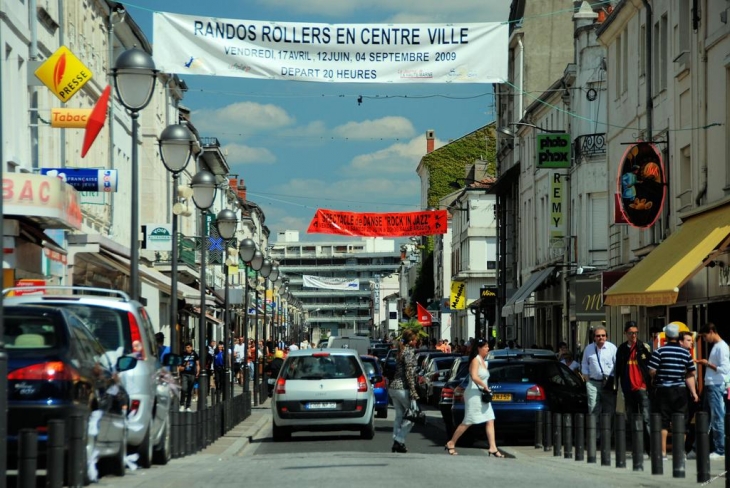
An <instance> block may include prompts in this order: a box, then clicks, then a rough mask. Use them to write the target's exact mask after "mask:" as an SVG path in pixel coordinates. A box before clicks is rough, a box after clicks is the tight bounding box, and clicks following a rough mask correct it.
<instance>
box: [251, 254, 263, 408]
mask: <svg viewBox="0 0 730 488" xmlns="http://www.w3.org/2000/svg"><path fill="white" fill-rule="evenodd" d="M263 265H264V253H262V252H261V251H259V250H258V249H256V250H255V251H254V253H253V258H251V268H253V270H254V271H256V281H254V283H255V285H254V290H255V292H256V294H255V297H256V299H255V302H254V304H255V305H254V308H255V309H256V312H255V314H254V365H253V366H254V368H253V404H254V406H256V405H258V404H259V376H260V375H259V271H260V270H261V266H263ZM264 352H265V351H264Z"/></svg>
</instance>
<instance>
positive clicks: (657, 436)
mask: <svg viewBox="0 0 730 488" xmlns="http://www.w3.org/2000/svg"><path fill="white" fill-rule="evenodd" d="M651 474H664V464H663V460H662V416H661V415H660V414H658V413H653V414H651Z"/></svg>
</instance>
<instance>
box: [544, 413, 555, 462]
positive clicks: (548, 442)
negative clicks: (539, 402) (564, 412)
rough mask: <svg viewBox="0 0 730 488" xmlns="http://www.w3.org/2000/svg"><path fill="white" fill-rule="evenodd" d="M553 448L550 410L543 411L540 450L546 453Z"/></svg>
mask: <svg viewBox="0 0 730 488" xmlns="http://www.w3.org/2000/svg"><path fill="white" fill-rule="evenodd" d="M552 447H553V418H552V415H550V410H545V430H543V436H542V449H543V451H545V452H548V451H549V450H550V448H552Z"/></svg>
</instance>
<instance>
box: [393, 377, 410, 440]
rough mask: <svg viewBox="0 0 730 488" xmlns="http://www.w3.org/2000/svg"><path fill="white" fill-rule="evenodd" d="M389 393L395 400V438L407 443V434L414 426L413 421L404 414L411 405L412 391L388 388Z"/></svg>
mask: <svg viewBox="0 0 730 488" xmlns="http://www.w3.org/2000/svg"><path fill="white" fill-rule="evenodd" d="M388 395H390V399H391V400H392V401H393V407H394V409H395V420H394V421H393V440H394V441H396V442H400V443H401V444H405V443H406V436H407V435H408V433H409V432H410V431H411V429H412V428H413V422H411V421H410V420H405V419H404V418H403V415H404V414H405V413H406V410H408V409H409V408H410V406H411V392H409V391H408V390H397V389H390V390H388Z"/></svg>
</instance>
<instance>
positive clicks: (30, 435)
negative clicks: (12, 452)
mask: <svg viewBox="0 0 730 488" xmlns="http://www.w3.org/2000/svg"><path fill="white" fill-rule="evenodd" d="M37 469H38V432H36V431H35V429H20V430H19V431H18V485H17V486H18V488H35V484H36V470H37Z"/></svg>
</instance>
